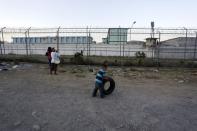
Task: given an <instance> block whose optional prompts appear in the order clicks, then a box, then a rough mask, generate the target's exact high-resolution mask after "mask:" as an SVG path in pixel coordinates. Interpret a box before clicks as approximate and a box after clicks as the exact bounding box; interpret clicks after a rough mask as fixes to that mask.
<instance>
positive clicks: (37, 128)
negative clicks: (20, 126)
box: [33, 125, 41, 131]
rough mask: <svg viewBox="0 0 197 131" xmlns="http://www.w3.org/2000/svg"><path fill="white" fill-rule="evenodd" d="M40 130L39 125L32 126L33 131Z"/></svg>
mask: <svg viewBox="0 0 197 131" xmlns="http://www.w3.org/2000/svg"><path fill="white" fill-rule="evenodd" d="M40 130H41V128H40V126H39V125H33V131H40Z"/></svg>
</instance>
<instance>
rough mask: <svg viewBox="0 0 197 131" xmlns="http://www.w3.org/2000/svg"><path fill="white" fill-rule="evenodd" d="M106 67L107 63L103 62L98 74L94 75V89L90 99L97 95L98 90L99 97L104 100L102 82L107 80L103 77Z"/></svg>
mask: <svg viewBox="0 0 197 131" xmlns="http://www.w3.org/2000/svg"><path fill="white" fill-rule="evenodd" d="M107 67H108V63H107V61H105V62H104V63H103V65H102V68H101V69H100V70H99V72H98V73H97V74H96V79H95V88H94V90H93V93H92V97H95V96H96V94H97V90H99V92H100V97H101V98H104V96H105V94H104V83H103V80H104V79H107V78H106V77H105V73H106V70H107Z"/></svg>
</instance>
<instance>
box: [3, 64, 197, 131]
mask: <svg viewBox="0 0 197 131" xmlns="http://www.w3.org/2000/svg"><path fill="white" fill-rule="evenodd" d="M30 65H31V66H25V67H26V68H19V67H14V68H12V69H11V70H8V71H0V78H1V79H0V131H33V130H36V131H39V130H40V131H196V130H197V69H196V70H191V69H166V68H163V69H161V70H156V69H154V68H133V67H132V68H131V67H123V68H117V67H109V71H108V75H109V76H111V77H112V78H113V79H114V80H115V82H116V88H115V91H114V92H113V93H112V94H111V95H108V96H106V97H105V98H104V99H100V98H99V96H97V97H96V98H92V97H91V93H92V90H93V87H94V79H95V72H96V70H98V67H94V66H91V67H90V68H93V69H94V70H93V72H91V71H89V70H88V66H71V65H70V66H68V65H67V66H62V67H60V68H59V72H58V75H50V74H49V70H48V65H46V64H30Z"/></svg>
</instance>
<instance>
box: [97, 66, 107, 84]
mask: <svg viewBox="0 0 197 131" xmlns="http://www.w3.org/2000/svg"><path fill="white" fill-rule="evenodd" d="M105 73H106V71H104V70H103V69H100V70H99V72H98V73H97V74H96V79H95V82H96V83H98V84H103V77H104V76H105Z"/></svg>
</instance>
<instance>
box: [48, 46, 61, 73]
mask: <svg viewBox="0 0 197 131" xmlns="http://www.w3.org/2000/svg"><path fill="white" fill-rule="evenodd" d="M59 63H60V55H59V53H58V51H57V50H55V48H53V49H52V52H51V70H50V74H52V72H53V71H54V72H55V74H57V73H56V72H57V65H58V64H59Z"/></svg>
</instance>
